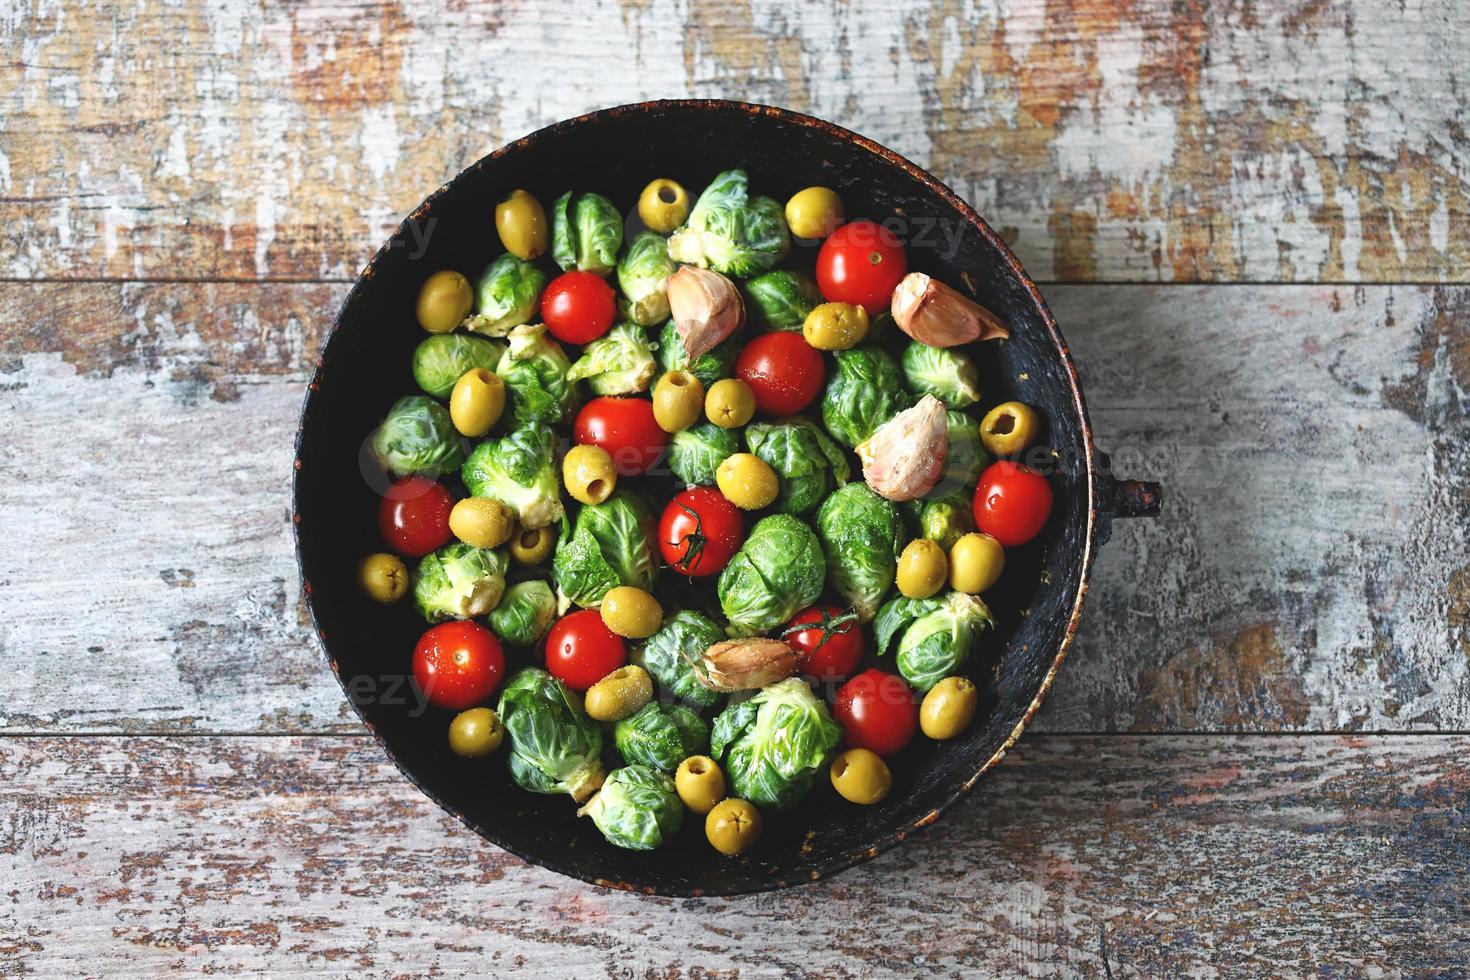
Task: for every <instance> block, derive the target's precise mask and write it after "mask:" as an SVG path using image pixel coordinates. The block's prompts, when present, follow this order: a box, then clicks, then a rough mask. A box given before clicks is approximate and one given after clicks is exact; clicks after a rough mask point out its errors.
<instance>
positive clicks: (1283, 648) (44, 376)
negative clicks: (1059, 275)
mask: <svg viewBox="0 0 1470 980" xmlns="http://www.w3.org/2000/svg"><path fill="white" fill-rule="evenodd" d="M344 288H345V287H341V286H336V285H325V286H324V285H286V284H269V285H248V284H218V285H197V284H22V283H11V284H0V389H3V391H0V411H3V412H4V416H3V417H4V419H5V428H6V432H7V434H8V436H7V439H6V440H4V441H3V442H0V539H3V540H5V541H7V542H9V543H10V544H11V547H10V548H9V549H8V554H9V555H10V556H11V557H10V560H9V561H8V562H7V566H6V568H5V570H4V571H3V572H0V588H3V593H4V596H5V600H6V601H5V609H4V612H3V613H0V651H3V655H4V658H5V660H6V662H7V663H8V664H11V665H12V675H11V681H10V684H9V692H10V697H9V699H8V700H7V703H6V705H5V706H4V708H3V710H0V716H3V718H0V720H3V721H4V724H5V730H8V731H22V732H37V731H41V732H63V733H64V732H77V731H139V732H173V731H180V732H276V731H304V732H320V731H338V730H357V726H356V721H355V718H354V717H353V716H352V715H351V712H350V711H349V710H348V707H347V703H346V700H345V698H344V696H343V695H342V693H341V691H340V690H339V689H338V687H337V686H336V684H335V682H334V681H333V680H332V677H331V675H330V673H329V672H328V671H327V670H326V668H325V664H324V661H323V659H322V656H321V654H320V652H319V650H318V648H317V646H316V643H315V640H314V638H313V637H312V635H311V633H310V631H309V628H308V626H307V624H306V618H305V615H304V609H303V606H302V604H301V598H300V594H299V588H298V584H297V578H296V569H295V564H294V560H293V552H292V544H291V537H290V527H289V510H288V507H289V505H288V490H289V482H290V473H291V442H292V435H293V432H294V428H295V425H296V419H297V413H298V410H299V407H300V403H301V397H302V394H303V389H304V385H305V380H306V377H307V374H308V371H309V368H310V366H311V364H312V363H313V361H314V356H315V355H314V351H315V350H316V349H317V347H318V345H319V343H320V339H321V337H322V335H323V331H324V329H325V326H326V325H327V323H328V322H329V321H330V318H331V316H332V313H333V311H334V310H335V307H336V305H337V303H338V301H339V299H340V297H341V294H342V292H343V290H344ZM1048 293H1049V298H1050V299H1051V301H1052V304H1053V306H1054V308H1055V312H1056V314H1057V316H1058V318H1059V320H1060V321H1061V323H1062V325H1063V328H1064V329H1065V330H1066V332H1067V334H1068V337H1069V339H1070V340H1071V341H1072V344H1073V348H1074V351H1075V353H1076V355H1077V357H1078V359H1079V361H1080V363H1081V365H1082V370H1083V373H1084V380H1085V382H1086V384H1087V391H1088V394H1089V398H1090V403H1091V408H1092V412H1093V416H1094V420H1095V422H1096V428H1097V431H1098V437H1099V439H1100V441H1101V445H1102V446H1103V448H1105V449H1110V450H1112V451H1113V452H1114V453H1115V460H1116V463H1117V467H1118V469H1119V471H1120V472H1122V473H1123V474H1124V475H1129V476H1147V477H1150V478H1154V479H1160V480H1162V481H1164V483H1165V485H1166V487H1167V488H1168V490H1167V493H1168V496H1167V504H1166V508H1165V512H1164V514H1163V515H1162V516H1161V517H1160V518H1159V519H1158V520H1156V521H1152V522H1139V523H1134V524H1127V523H1124V522H1119V524H1118V525H1117V526H1116V529H1115V534H1114V538H1113V541H1112V542H1111V543H1110V544H1109V545H1108V546H1107V547H1106V548H1104V549H1103V551H1102V553H1101V557H1100V558H1099V561H1098V564H1097V568H1096V574H1095V577H1094V583H1093V588H1092V592H1091V595H1090V597H1089V600H1088V608H1087V611H1086V614H1085V616H1084V619H1083V629H1082V632H1081V634H1080V636H1079V638H1078V642H1077V646H1076V648H1075V650H1074V652H1073V654H1072V655H1071V656H1070V658H1069V660H1068V662H1067V664H1066V667H1065V669H1064V670H1063V671H1062V674H1061V676H1060V680H1059V683H1058V686H1057V688H1056V690H1055V691H1054V693H1053V694H1052V696H1051V698H1050V700H1049V702H1048V704H1047V706H1046V709H1045V710H1044V711H1043V713H1042V716H1041V726H1042V728H1043V729H1048V728H1049V729H1051V730H1063V731H1097V730H1127V729H1135V730H1143V731H1177V730H1204V731H1220V730H1224V731H1237V730H1239V731H1270V730H1321V729H1329V730H1335V729H1357V730H1400V729H1442V728H1448V729H1463V728H1467V727H1470V559H1467V557H1466V556H1467V538H1470V449H1467V447H1470V422H1467V419H1466V412H1465V406H1466V404H1467V399H1466V392H1467V390H1470V290H1467V289H1462V288H1450V287H1440V288H1430V287H1372V288H1349V287H1343V288H1332V287H1285V286H1271V287H1181V286H1168V287H1162V286H1152V287H1145V286H1112V287H1105V288H1100V287H1095V286H1087V287H1059V288H1054V289H1051V290H1048ZM54 323H68V324H73V325H74V326H72V327H71V328H70V329H68V330H63V331H58V330H56V329H54V328H53V327H52V326H51V324H54ZM82 608H85V609H86V610H88V612H89V615H86V616H79V615H77V612H78V610H79V609H82ZM406 656H407V651H405V657H406Z"/></svg>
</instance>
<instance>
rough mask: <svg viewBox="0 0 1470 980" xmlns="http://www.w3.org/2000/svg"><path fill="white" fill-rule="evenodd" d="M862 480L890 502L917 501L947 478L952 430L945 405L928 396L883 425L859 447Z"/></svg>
mask: <svg viewBox="0 0 1470 980" xmlns="http://www.w3.org/2000/svg"><path fill="white" fill-rule="evenodd" d="M857 455H858V459H860V460H862V462H863V479H864V480H865V481H867V484H868V486H870V487H872V488H873V492H874V493H876V494H878V496H880V497H884V498H886V499H888V500H894V501H905V500H917V499H918V498H919V497H922V496H924V494H926V493H928V492H929V491H930V490H933V489H934V486H935V484H937V483H938V482H939V480H940V477H942V476H944V464H945V459H946V457H947V456H948V455H949V429H948V428H946V427H945V410H944V402H942V401H940V400H939V399H938V398H935V397H934V396H933V395H925V396H924V397H923V398H921V399H919V404H917V405H915V406H914V407H913V408H906V409H904V410H903V411H902V412H899V413H898V414H897V415H895V416H894V417H893V418H891V419H889V420H888V421H887V422H884V423H883V424H882V425H880V426H879V427H878V431H876V432H874V433H873V434H872V435H871V436H869V437H868V438H867V440H866V441H865V442H862V443H860V444H859V445H858V447H857Z"/></svg>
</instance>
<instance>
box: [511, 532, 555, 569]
mask: <svg viewBox="0 0 1470 980" xmlns="http://www.w3.org/2000/svg"><path fill="white" fill-rule="evenodd" d="M555 546H556V536H555V535H554V534H552V532H551V528H549V527H518V528H516V530H515V533H514V534H512V535H511V536H510V559H511V561H513V562H515V563H516V564H517V565H539V564H541V563H542V562H543V561H545V560H546V559H548V558H550V557H551V549H552V548H554V547H555Z"/></svg>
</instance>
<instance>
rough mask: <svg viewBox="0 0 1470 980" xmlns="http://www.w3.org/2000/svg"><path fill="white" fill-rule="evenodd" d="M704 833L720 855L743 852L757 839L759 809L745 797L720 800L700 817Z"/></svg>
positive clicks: (759, 824) (759, 831) (759, 827)
mask: <svg viewBox="0 0 1470 980" xmlns="http://www.w3.org/2000/svg"><path fill="white" fill-rule="evenodd" d="M675 788H676V789H677V784H676V786H675ZM704 836H705V837H707V838H708V839H709V842H710V844H711V845H713V846H714V849H715V850H717V851H719V852H720V853H721V854H731V855H734V854H744V853H745V852H746V851H748V850H750V849H751V848H752V847H754V846H755V845H756V843H757V842H759V841H760V839H761V812H760V811H759V810H757V809H756V808H755V807H754V806H752V805H751V804H749V803H747V802H746V801H745V800H737V799H734V798H733V797H732V798H730V799H728V800H721V801H720V802H719V803H716V804H715V805H714V808H713V809H711V810H710V812H709V813H708V814H707V815H706V816H705V818H704Z"/></svg>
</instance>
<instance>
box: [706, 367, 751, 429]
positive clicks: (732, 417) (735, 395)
mask: <svg viewBox="0 0 1470 980" xmlns="http://www.w3.org/2000/svg"><path fill="white" fill-rule="evenodd" d="M704 414H705V415H707V416H708V417H709V420H710V421H711V422H713V423H714V424H715V425H718V426H719V427H720V428H722V429H738V428H739V427H740V426H742V425H744V424H745V423H747V422H749V421H750V419H751V417H752V416H753V415H755V392H753V391H751V390H750V385H748V384H746V383H745V382H744V381H741V380H740V379H739V378H721V379H720V380H719V381H716V382H715V383H714V384H712V385H710V386H709V391H708V392H707V393H706V394H705V396H704Z"/></svg>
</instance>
